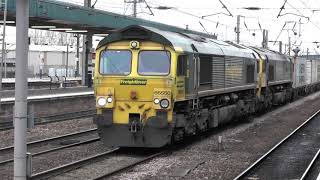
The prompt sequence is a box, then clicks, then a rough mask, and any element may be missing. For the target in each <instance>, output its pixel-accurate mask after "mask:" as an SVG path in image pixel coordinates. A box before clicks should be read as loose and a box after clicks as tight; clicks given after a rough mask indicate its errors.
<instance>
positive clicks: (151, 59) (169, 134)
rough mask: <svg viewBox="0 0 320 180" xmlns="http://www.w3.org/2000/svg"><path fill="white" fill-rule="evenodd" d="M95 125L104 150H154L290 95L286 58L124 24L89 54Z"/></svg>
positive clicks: (261, 108)
mask: <svg viewBox="0 0 320 180" xmlns="http://www.w3.org/2000/svg"><path fill="white" fill-rule="evenodd" d="M96 56H97V57H96V65H95V69H96V70H95V76H94V83H95V84H94V86H95V95H96V108H97V115H96V117H95V122H96V123H97V125H98V129H99V134H100V136H101V138H102V140H103V142H104V143H105V144H106V145H107V146H120V147H162V146H165V145H167V144H170V143H172V142H174V141H179V140H181V139H183V138H184V137H185V136H190V135H194V134H196V133H198V132H203V131H206V130H207V129H210V128H213V127H217V126H218V125H220V124H222V123H227V122H230V121H231V120H232V119H235V118H242V117H244V116H247V115H248V114H251V113H254V112H256V111H260V110H264V109H267V108H269V107H270V106H271V105H272V104H281V103H285V102H287V101H289V100H290V99H291V98H292V96H293V94H294V93H293V90H292V84H293V80H292V79H294V78H293V77H294V76H293V68H292V67H293V66H292V65H293V63H292V62H291V60H290V59H289V58H287V57H286V56H284V55H282V54H279V53H277V52H273V51H270V50H264V49H259V48H254V47H245V46H242V45H237V44H233V43H231V42H222V41H217V40H215V39H213V38H210V37H201V36H199V35H195V34H188V33H177V32H168V31H163V30H159V29H156V28H151V27H143V26H129V27H127V28H125V29H122V30H120V31H118V32H115V33H113V34H110V35H109V36H107V37H106V38H105V39H103V40H102V41H101V42H100V43H99V45H98V47H97V50H96Z"/></svg>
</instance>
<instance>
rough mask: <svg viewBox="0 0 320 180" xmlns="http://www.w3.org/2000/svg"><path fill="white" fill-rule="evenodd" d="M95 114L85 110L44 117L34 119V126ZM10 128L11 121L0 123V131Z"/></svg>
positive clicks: (93, 111) (11, 126) (11, 125)
mask: <svg viewBox="0 0 320 180" xmlns="http://www.w3.org/2000/svg"><path fill="white" fill-rule="evenodd" d="M95 112H96V111H95V110H87V111H79V112H71V113H66V114H56V115H51V116H45V117H36V118H35V125H41V124H48V123H54V122H60V121H67V120H72V119H77V118H85V117H91V116H93V115H94V114H95ZM12 128H13V122H12V121H3V122H0V131H1V130H8V129H12Z"/></svg>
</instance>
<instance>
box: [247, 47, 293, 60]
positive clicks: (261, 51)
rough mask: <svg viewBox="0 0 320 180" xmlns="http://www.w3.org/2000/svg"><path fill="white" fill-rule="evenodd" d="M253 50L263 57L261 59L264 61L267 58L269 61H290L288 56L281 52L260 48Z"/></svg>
mask: <svg viewBox="0 0 320 180" xmlns="http://www.w3.org/2000/svg"><path fill="white" fill-rule="evenodd" d="M251 48H252V49H254V50H255V51H257V52H258V53H259V54H260V55H263V56H262V57H261V58H263V59H266V56H267V57H268V59H269V60H276V61H277V60H278V61H290V59H289V58H288V57H287V56H286V55H283V54H281V53H279V52H276V51H272V50H269V49H263V48H258V47H251Z"/></svg>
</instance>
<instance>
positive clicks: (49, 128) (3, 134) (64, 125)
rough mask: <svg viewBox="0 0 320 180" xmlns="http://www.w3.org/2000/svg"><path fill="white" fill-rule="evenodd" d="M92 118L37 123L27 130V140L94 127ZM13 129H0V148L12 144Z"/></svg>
mask: <svg viewBox="0 0 320 180" xmlns="http://www.w3.org/2000/svg"><path fill="white" fill-rule="evenodd" d="M95 127H96V125H95V124H93V123H92V118H82V119H74V120H68V121H63V122H56V123H49V124H44V125H37V126H35V128H34V129H30V130H29V131H28V132H27V140H28V141H35V140H40V139H45V138H49V137H54V136H59V135H63V134H68V133H73V132H78V131H84V130H87V129H91V128H95ZM13 135H14V130H13V129H11V130H6V131H0V148H2V147H6V146H12V145H13V139H14V136H13Z"/></svg>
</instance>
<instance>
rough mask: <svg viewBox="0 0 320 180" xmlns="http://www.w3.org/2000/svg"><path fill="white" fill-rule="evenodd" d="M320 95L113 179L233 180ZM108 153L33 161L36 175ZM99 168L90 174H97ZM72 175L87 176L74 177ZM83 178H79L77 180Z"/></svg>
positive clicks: (69, 124) (62, 129) (77, 124)
mask: <svg viewBox="0 0 320 180" xmlns="http://www.w3.org/2000/svg"><path fill="white" fill-rule="evenodd" d="M319 97H320V93H317V94H314V95H311V96H309V97H307V98H304V99H301V100H299V101H296V102H294V103H291V104H289V105H287V106H284V107H281V108H279V109H277V110H275V111H272V112H269V113H267V114H265V115H264V116H261V117H259V118H255V119H254V120H253V122H251V123H241V124H239V125H237V126H231V127H228V128H225V129H226V130H223V131H219V130H218V131H216V132H213V133H212V135H211V136H209V137H207V138H204V139H203V140H201V141H198V142H196V143H193V144H190V145H189V146H186V148H183V149H181V150H178V151H175V152H173V153H172V154H170V155H168V156H164V157H161V158H156V159H154V160H152V161H150V162H149V163H145V164H143V165H140V166H137V167H136V168H134V169H132V170H131V171H130V172H128V173H124V174H121V175H118V176H114V177H113V178H112V179H181V178H182V177H179V176H177V174H179V173H177V172H178V171H179V172H181V170H186V169H188V168H189V169H190V172H189V173H188V174H186V175H185V176H184V177H183V178H184V179H232V178H233V177H235V176H236V175H237V174H239V173H240V172H241V171H242V170H244V169H245V168H246V167H247V166H249V165H250V164H251V163H252V162H253V161H255V160H256V159H257V158H258V157H260V156H261V155H262V154H263V153H265V152H266V151H267V150H268V149H269V148H271V147H272V146H273V145H275V144H276V143H277V142H278V141H280V140H281V139H282V138H284V137H285V136H286V135H287V134H289V133H290V132H291V131H292V130H293V129H295V128H296V127H297V126H299V125H300V124H301V123H302V122H303V121H304V120H305V119H306V118H308V117H309V116H310V115H311V114H313V113H314V112H316V111H317V110H318V109H319V108H320V101H319V99H320V98H319ZM92 127H94V125H93V124H92V121H91V118H87V119H83V120H81V121H79V120H70V121H65V122H62V123H61V122H60V123H59V122H58V123H52V124H46V125H41V126H37V127H36V128H35V129H32V130H31V131H30V132H28V140H29V141H31V140H36V139H43V138H47V137H52V136H57V135H62V134H66V133H71V132H75V131H80V130H85V129H89V128H92ZM12 133H13V132H12V130H9V131H2V132H0V147H3V146H7V145H12V142H13V136H12V135H13V134H12ZM218 136H222V137H223V150H222V151H218V147H217V139H218ZM106 150H108V148H104V147H103V145H102V143H101V142H96V143H92V144H88V145H84V146H78V147H73V148H70V149H68V151H66V150H61V151H56V152H54V153H50V154H46V155H43V156H39V157H37V158H34V159H33V173H36V172H40V171H43V170H46V169H49V168H52V167H55V166H58V165H62V164H66V163H69V162H72V161H75V160H79V159H82V158H84V157H88V156H91V155H94V154H97V153H101V152H104V151H106ZM12 168H13V167H12V164H11V165H10V166H6V167H5V168H2V169H1V168H0V177H1V178H4V179H10V178H12ZM94 171H95V169H92V171H88V172H86V173H88V174H90V173H94ZM72 177H73V178H74V177H81V173H80V174H79V176H77V175H72ZM77 179H78V178H77Z"/></svg>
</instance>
